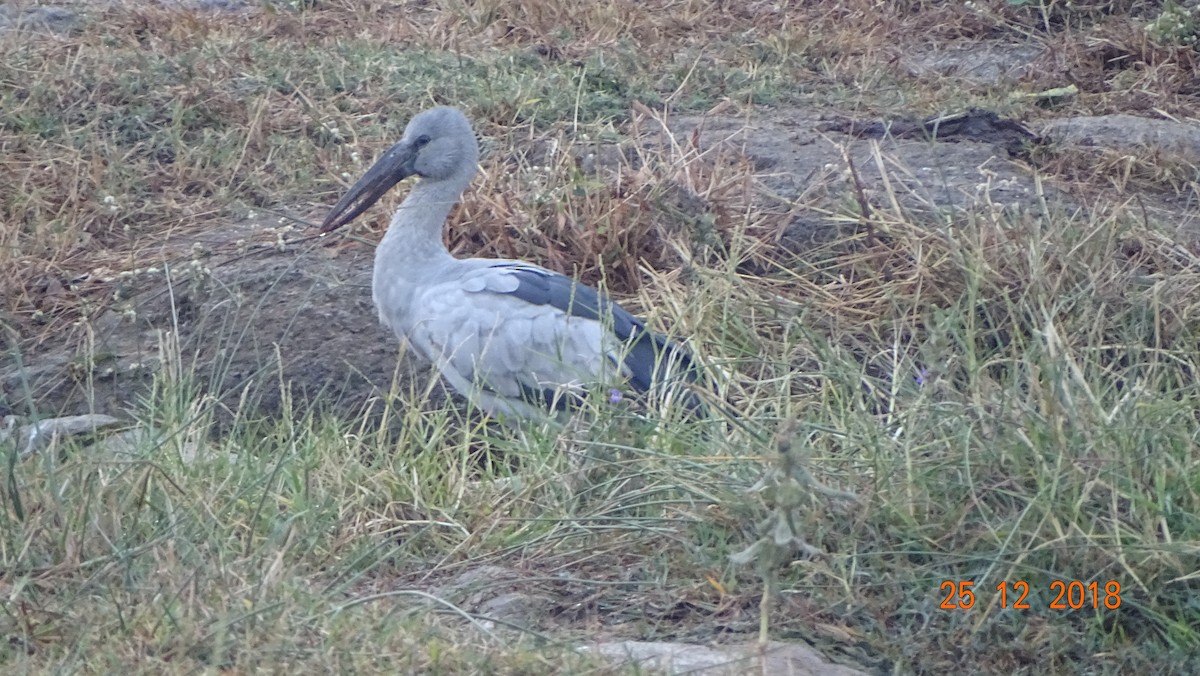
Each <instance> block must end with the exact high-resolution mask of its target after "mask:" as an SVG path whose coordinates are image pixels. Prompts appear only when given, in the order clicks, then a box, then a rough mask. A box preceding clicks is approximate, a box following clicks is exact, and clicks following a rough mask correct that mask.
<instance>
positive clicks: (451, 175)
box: [321, 106, 479, 233]
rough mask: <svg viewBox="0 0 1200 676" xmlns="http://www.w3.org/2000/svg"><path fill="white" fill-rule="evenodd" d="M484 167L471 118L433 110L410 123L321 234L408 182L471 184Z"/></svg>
mask: <svg viewBox="0 0 1200 676" xmlns="http://www.w3.org/2000/svg"><path fill="white" fill-rule="evenodd" d="M478 162H479V144H478V142H476V140H475V134H474V133H473V132H472V131H471V123H470V122H468V121H467V116H466V115H463V114H462V111H460V110H459V109H457V108H452V107H450V106H438V107H437V108H430V109H429V110H426V111H424V112H422V113H420V114H418V115H416V116H415V117H413V119H412V120H410V121H409V123H408V126H407V127H405V128H404V138H402V139H400V142H399V143H397V144H396V145H394V146H392V147H391V148H389V149H388V151H387V152H386V153H384V154H383V157H380V158H379V159H378V160H377V161H376V162H375V164H374V165H372V166H371V168H370V169H368V170H367V173H365V174H363V176H362V178H360V179H358V182H357V183H355V184H354V185H353V186H351V188H350V190H349V191H347V192H346V194H345V195H344V196H343V197H342V199H341V200H339V201H338V203H337V204H336V205H334V207H333V209H332V210H331V211H330V212H329V215H328V216H326V217H325V221H324V222H323V223H322V224H321V232H323V233H324V232H330V231H332V230H336V229H338V228H340V227H342V226H343V225H346V224H347V223H349V222H350V221H353V220H354V219H355V218H357V217H358V215H359V214H361V213H362V212H364V211H366V210H367V209H369V208H370V207H371V205H372V204H374V203H375V202H377V201H378V200H379V198H380V197H383V195H384V193H386V192H387V191H388V190H390V189H391V188H392V186H394V185H396V184H397V183H399V182H400V181H403V180H404V179H406V178H408V177H409V176H420V177H421V178H422V179H425V180H429V181H447V180H452V179H460V180H461V181H462V183H463V186H462V187H464V188H465V187H466V183H467V182H469V181H470V178H471V176H473V175H474V173H475V167H476V164H477V163H478Z"/></svg>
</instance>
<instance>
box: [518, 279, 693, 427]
mask: <svg viewBox="0 0 1200 676" xmlns="http://www.w3.org/2000/svg"><path fill="white" fill-rule="evenodd" d="M496 267H502V268H507V269H508V270H509V272H510V274H511V275H513V276H514V277H515V278H516V279H517V282H518V283H517V288H516V289H514V290H513V291H511V292H510V293H511V295H513V296H515V297H517V298H520V299H521V300H523V301H525V302H526V303H533V304H534V305H548V306H550V307H553V308H556V309H558V310H561V311H563V312H565V313H567V314H568V315H569V316H572V317H579V318H581V319H591V320H595V321H599V322H601V323H604V324H605V325H611V328H612V332H613V334H615V335H616V337H617V338H618V339H619V340H620V341H622V342H623V343H626V344H628V346H629V349H628V351H627V353H626V354H625V367H626V368H628V369H629V373H630V383H631V384H632V385H633V387H634V389H636V390H637V391H638V392H648V391H649V390H650V388H651V387H652V386H653V385H654V383H655V381H656V380H658V376H660V375H662V376H665V375H666V373H667V371H668V369H670V368H672V367H678V368H679V370H680V372H682V373H684V374H686V375H685V377H686V378H687V379H688V380H689V381H695V379H696V378H697V376H698V370H697V369H696V366H695V364H694V363H693V362H692V357H691V355H690V354H688V352H687V350H685V349H684V348H683V347H682V346H681V345H679V344H678V343H675V342H672V341H670V340H667V338H666V336H662V335H660V334H657V333H654V332H653V331H651V330H649V329H647V328H646V324H645V323H644V322H642V320H640V319H638V318H637V317H635V316H633V315H632V314H630V312H629V311H628V310H626V309H625V308H623V307H621V306H620V305H619V304H617V303H616V302H614V301H613V300H612V299H611V298H609V297H608V296H606V295H604V294H602V293H600V292H599V291H597V290H595V289H593V288H592V287H590V286H587V285H586V284H580V283H578V282H576V281H575V280H574V279H571V278H570V277H566V276H564V275H560V274H558V273H555V272H551V271H549V270H543V269H540V268H534V267H532V266H527V265H521V264H519V263H506V264H503V265H498V266H496ZM686 404H687V406H688V408H691V409H693V410H700V409H701V408H702V407H703V404H701V403H700V400H699V399H698V398H697V397H696V396H695V394H693V393H690V392H689V393H688V396H687V398H686Z"/></svg>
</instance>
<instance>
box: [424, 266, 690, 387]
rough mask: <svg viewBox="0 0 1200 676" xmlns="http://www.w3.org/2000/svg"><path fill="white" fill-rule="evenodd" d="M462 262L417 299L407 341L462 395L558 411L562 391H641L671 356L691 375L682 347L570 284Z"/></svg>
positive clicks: (544, 274)
mask: <svg viewBox="0 0 1200 676" xmlns="http://www.w3.org/2000/svg"><path fill="white" fill-rule="evenodd" d="M459 262H460V263H461V264H462V265H461V266H460V267H459V272H460V274H458V275H454V276H453V277H452V279H450V281H447V282H443V283H441V284H436V285H432V286H430V287H428V288H427V289H426V290H425V291H424V292H423V293H421V294H420V297H419V298H417V299H416V302H415V303H414V306H415V307H416V308H420V312H419V315H420V316H419V317H414V319H416V320H417V321H415V322H414V323H413V325H412V327H411V329H410V330H409V331H408V334H409V336H408V337H409V339H410V340H411V341H412V342H413V344H414V345H415V346H416V347H417V348H418V349H420V350H421V351H423V352H425V353H426V356H428V357H429V358H430V359H431V360H432V361H434V362H435V363H437V364H438V366H439V368H440V369H441V370H442V372H443V373H444V374H445V375H446V377H447V380H449V381H450V382H451V383H452V384H453V385H454V386H455V387H456V389H459V390H460V391H464V394H471V393H472V392H473V391H474V389H473V388H483V389H484V390H485V391H490V392H494V393H496V394H499V395H501V396H503V397H510V398H521V399H524V400H527V401H529V400H539V401H541V402H551V401H554V402H558V403H563V402H564V398H563V397H562V394H563V392H564V390H566V391H567V392H575V393H578V392H579V391H580V390H581V389H582V388H585V387H587V386H589V385H592V384H597V383H604V382H609V381H611V380H613V379H614V377H616V376H620V377H622V378H624V379H627V380H628V382H629V383H630V384H631V385H632V386H633V387H634V388H635V389H636V390H638V391H646V390H648V389H650V387H651V385H652V383H653V382H654V381H655V380H656V378H657V377H658V376H659V374H660V371H662V369H663V367H664V366H665V363H664V362H665V361H667V359H666V358H668V357H670V356H671V355H670V354H669V353H672V352H678V355H681V356H682V359H683V360H684V361H686V366H687V367H690V359H688V357H687V355H686V353H685V352H684V351H683V350H682V349H681V348H678V346H676V345H674V344H673V343H670V342H669V341H667V340H666V339H665V338H664V337H662V336H659V335H657V334H654V333H653V332H651V331H649V330H647V329H646V327H645V325H644V324H643V323H642V322H641V321H640V320H639V319H637V318H636V317H634V316H633V315H631V314H630V313H629V312H628V311H626V310H625V309H624V308H622V307H621V306H620V305H618V304H617V303H615V302H613V301H612V300H611V299H609V298H607V297H606V296H604V295H603V294H601V293H599V292H597V291H596V290H595V289H592V288H590V287H588V286H586V285H584V284H580V283H578V282H576V281H575V280H573V279H571V278H569V277H565V276H563V275H560V274H557V273H554V272H550V271H549V270H545V269H543V268H539V267H537V266H533V265H527V264H523V263H516V262H510V261H482V260H479V259H473V260H466V261H459ZM676 361H678V358H677V359H676ZM456 381H457V382H456ZM464 386H466V387H467V388H469V389H466V390H464Z"/></svg>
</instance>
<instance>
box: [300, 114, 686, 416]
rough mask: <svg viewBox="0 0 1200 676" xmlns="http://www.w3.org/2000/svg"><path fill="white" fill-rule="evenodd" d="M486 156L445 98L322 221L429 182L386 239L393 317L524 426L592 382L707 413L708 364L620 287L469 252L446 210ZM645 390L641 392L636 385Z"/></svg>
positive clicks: (335, 224)
mask: <svg viewBox="0 0 1200 676" xmlns="http://www.w3.org/2000/svg"><path fill="white" fill-rule="evenodd" d="M478 166H479V143H478V141H477V139H476V137H475V133H474V131H473V130H472V128H471V123H470V121H469V120H468V119H467V116H466V115H465V114H464V113H463V112H462V111H461V110H459V109H458V108H455V107H452V106H438V107H435V108H430V109H428V110H425V111H423V112H420V113H418V114H417V115H415V116H413V117H412V119H411V120H410V121H409V122H408V125H407V126H406V127H405V129H404V135H403V136H402V137H401V139H400V141H399V142H397V143H396V144H395V145H393V146H392V147H391V148H389V149H388V150H387V151H386V152H385V153H383V155H382V156H381V157H380V158H379V159H378V160H377V161H376V162H375V163H374V164H373V165H372V166H371V167H370V168H369V169H368V170H367V171H366V173H364V174H363V175H362V177H361V178H360V179H359V180H358V181H357V182H356V183H354V185H353V186H351V188H350V189H349V190H348V191H347V192H346V193H345V195H344V196H342V198H341V199H340V200H339V201H338V202H337V204H336V205H335V206H334V207H333V208H332V209H331V210H330V212H329V214H328V216H326V218H325V220H324V221H323V222H322V224H321V226H320V232H321V234H325V233H329V232H332V231H334V230H337V229H338V228H341V227H343V226H345V225H346V224H348V223H350V222H351V221H353V220H354V219H355V218H357V217H358V216H359V215H361V214H362V213H363V212H365V211H366V210H367V209H369V208H370V207H371V206H372V205H373V204H375V202H377V201H378V200H379V199H380V198H381V197H382V196H383V195H384V194H385V193H387V192H388V191H389V190H390V189H391V188H392V187H394V186H395V185H397V184H398V183H400V182H401V181H403V180H404V179H406V178H409V177H411V176H416V177H417V181H416V183H415V184H414V185H413V187H412V188H411V190H410V191H409V193H408V195H407V196H406V197H405V199H404V201H403V202H402V203H401V205H400V207H399V208H398V209H397V210H396V212H395V214H394V215H393V216H392V219H391V223H390V224H389V226H388V228H387V232H386V233H385V234H384V236H383V239H382V240H381V241H380V242H379V245H378V247H377V249H376V252H375V262H374V273H373V279H372V285H371V287H372V297H373V300H374V303H375V308H376V310H377V311H378V314H379V320H380V322H381V323H382V324H383V325H385V326H386V327H388V328H390V329H391V330H392V331H393V332H394V333H395V334H396V336H397V338H399V339H400V340H401V341H406V342H407V344H408V345H409V346H410V348H411V349H413V350H414V351H415V352H416V353H417V355H418V356H419V357H421V358H423V359H424V360H425V361H426V362H429V363H431V364H433V365H434V367H435V368H436V369H437V371H438V372H439V373H440V374H441V376H442V378H444V379H445V381H446V382H447V383H449V385H450V386H451V388H452V389H454V390H455V391H457V392H458V393H459V394H461V395H463V396H465V397H466V398H467V399H468V400H469V401H470V402H472V403H473V404H474V405H475V406H477V407H478V408H480V409H481V410H483V411H484V412H486V413H487V414H489V415H491V416H492V417H494V418H498V419H500V420H501V421H502V422H505V423H508V424H510V425H517V426H519V425H520V424H521V423H523V422H525V421H529V420H540V419H545V418H547V417H553V416H554V415H556V414H558V413H559V412H563V411H567V410H569V409H571V408H574V407H577V406H578V404H579V403H581V402H582V400H583V399H584V398H586V396H587V394H588V392H590V391H600V392H606V393H609V396H610V397H611V398H612V400H613V401H614V402H615V401H617V400H619V399H621V398H622V397H623V396H624V394H623V393H626V392H629V393H630V394H632V393H640V394H645V393H652V394H653V393H658V395H659V397H660V401H661V400H662V397H663V396H664V395H663V393H664V392H672V391H673V392H677V393H678V394H677V398H678V400H680V401H682V403H683V404H684V405H685V407H686V409H687V410H689V411H691V412H693V413H695V412H698V411H700V410H702V409H703V403H702V402H701V401H700V399H699V398H698V397H697V396H696V393H695V392H694V391H693V390H692V389H689V388H687V387H683V388H667V387H666V385H667V384H668V383H675V384H680V383H683V384H685V385H686V384H687V383H689V382H694V381H696V379H697V377H698V365H697V362H696V360H694V359H693V356H692V354H691V353H690V352H689V351H688V350H687V349H686V348H685V347H684V346H683V345H682V344H680V343H679V342H677V341H674V340H670V339H668V338H667V337H665V336H663V335H661V334H659V333H656V332H654V331H652V330H650V329H649V328H647V326H646V324H645V323H644V322H643V321H642V320H641V319H639V318H638V317H636V316H634V315H633V314H632V313H630V312H629V311H628V310H626V309H625V308H623V307H621V305H620V304H618V303H617V302H615V301H613V300H612V299H611V298H610V297H609V296H608V295H606V294H604V293H602V292H600V291H598V290H596V289H594V288H592V287H590V286H587V285H586V284H583V283H581V282H579V281H577V280H575V279H573V278H571V277H568V276H565V275H562V274H560V273H557V272H554V271H551V270H548V269H546V268H543V267H540V266H538V265H534V264H532V263H526V262H522V261H518V260H507V259H491V258H455V257H454V256H453V255H452V254H451V253H450V251H449V250H448V249H447V248H446V245H445V243H444V242H443V239H442V232H443V229H444V227H445V222H446V218H447V216H448V215H449V213H450V209H451V207H452V206H453V205H454V204H455V203H456V202H458V201H459V199H460V198H461V197H462V195H463V193H464V192H465V191H466V189H467V187H468V186H469V185H470V183H471V181H472V179H473V178H474V177H475V174H476V172H477V171H478ZM630 390H632V392H630Z"/></svg>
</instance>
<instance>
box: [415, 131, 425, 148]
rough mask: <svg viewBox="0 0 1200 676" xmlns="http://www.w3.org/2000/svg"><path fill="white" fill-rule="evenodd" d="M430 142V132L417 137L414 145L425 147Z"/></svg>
mask: <svg viewBox="0 0 1200 676" xmlns="http://www.w3.org/2000/svg"><path fill="white" fill-rule="evenodd" d="M428 144H429V134H421V135H420V136H418V137H417V140H415V141H413V145H414V146H416V147H417V148H418V149H420V148H424V147H425V146H426V145H428Z"/></svg>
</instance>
